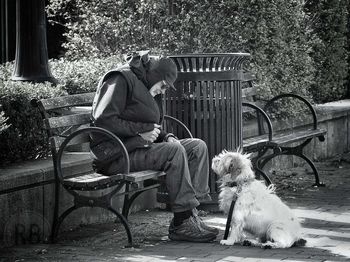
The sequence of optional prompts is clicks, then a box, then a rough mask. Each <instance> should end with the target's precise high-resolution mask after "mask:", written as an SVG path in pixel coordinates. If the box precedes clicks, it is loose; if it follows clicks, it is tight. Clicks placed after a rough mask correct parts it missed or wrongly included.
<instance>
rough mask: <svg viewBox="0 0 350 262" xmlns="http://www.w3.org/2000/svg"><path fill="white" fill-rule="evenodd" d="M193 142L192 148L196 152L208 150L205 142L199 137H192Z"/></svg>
mask: <svg viewBox="0 0 350 262" xmlns="http://www.w3.org/2000/svg"><path fill="white" fill-rule="evenodd" d="M193 142H194V143H195V146H194V148H195V149H196V150H197V152H200V153H205V152H207V151H208V147H207V144H206V143H205V142H204V141H203V140H202V139H199V138H193Z"/></svg>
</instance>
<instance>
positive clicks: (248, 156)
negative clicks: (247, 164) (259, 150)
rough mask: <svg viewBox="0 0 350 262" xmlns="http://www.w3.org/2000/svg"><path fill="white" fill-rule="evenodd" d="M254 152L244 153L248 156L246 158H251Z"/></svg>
mask: <svg viewBox="0 0 350 262" xmlns="http://www.w3.org/2000/svg"><path fill="white" fill-rule="evenodd" d="M252 154H253V153H247V154H244V155H245V156H246V158H248V159H250V156H251V155H252Z"/></svg>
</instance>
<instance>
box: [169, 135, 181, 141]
mask: <svg viewBox="0 0 350 262" xmlns="http://www.w3.org/2000/svg"><path fill="white" fill-rule="evenodd" d="M167 142H170V143H180V141H179V140H178V139H176V138H175V137H173V136H170V137H168V140H167Z"/></svg>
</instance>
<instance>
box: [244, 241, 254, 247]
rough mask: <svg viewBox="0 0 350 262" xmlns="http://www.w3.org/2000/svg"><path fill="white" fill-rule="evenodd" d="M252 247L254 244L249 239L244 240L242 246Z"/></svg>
mask: <svg viewBox="0 0 350 262" xmlns="http://www.w3.org/2000/svg"><path fill="white" fill-rule="evenodd" d="M252 245H253V243H252V242H251V241H250V240H247V239H245V240H243V242H242V246H246V247H249V246H252Z"/></svg>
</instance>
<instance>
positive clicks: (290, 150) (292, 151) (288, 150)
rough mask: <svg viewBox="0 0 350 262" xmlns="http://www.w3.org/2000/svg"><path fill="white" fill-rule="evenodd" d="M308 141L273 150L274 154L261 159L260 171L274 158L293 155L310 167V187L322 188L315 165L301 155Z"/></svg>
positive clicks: (322, 184)
mask: <svg viewBox="0 0 350 262" xmlns="http://www.w3.org/2000/svg"><path fill="white" fill-rule="evenodd" d="M309 142H310V141H309V140H307V141H306V142H304V143H302V144H300V145H298V146H296V147H280V148H278V149H276V148H274V149H273V150H274V153H272V154H270V155H267V156H265V157H262V158H261V160H260V163H259V167H260V168H261V169H262V168H263V167H264V166H265V165H266V164H267V163H268V162H269V161H270V160H272V159H273V158H275V157H276V156H281V155H293V156H297V157H300V158H302V159H304V160H305V161H306V163H308V164H309V166H310V167H311V169H312V171H313V173H314V176H315V183H314V184H313V185H312V186H314V187H324V186H325V184H324V183H322V182H320V179H319V173H318V170H317V168H316V166H315V164H314V163H313V162H312V160H311V159H310V158H308V157H307V156H306V155H304V153H303V148H304V147H305V146H306V145H307V144H308V143H309Z"/></svg>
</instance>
